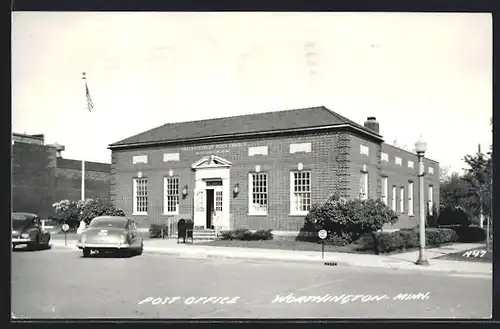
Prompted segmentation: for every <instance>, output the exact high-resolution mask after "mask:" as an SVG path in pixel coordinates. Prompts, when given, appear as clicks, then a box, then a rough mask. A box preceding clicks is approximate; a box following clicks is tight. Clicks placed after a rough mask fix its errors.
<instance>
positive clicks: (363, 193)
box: [359, 171, 368, 200]
mask: <svg viewBox="0 0 500 329" xmlns="http://www.w3.org/2000/svg"><path fill="white" fill-rule="evenodd" d="M359 198H360V199H361V200H366V199H368V173H367V172H365V171H362V172H361V175H360V176H359Z"/></svg>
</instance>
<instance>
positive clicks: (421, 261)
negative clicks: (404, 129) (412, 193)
mask: <svg viewBox="0 0 500 329" xmlns="http://www.w3.org/2000/svg"><path fill="white" fill-rule="evenodd" d="M426 150H427V143H426V142H424V141H423V140H422V136H420V139H419V140H418V141H417V142H416V143H415V151H416V152H417V156H418V194H419V198H418V204H419V217H420V250H419V251H420V252H419V255H418V260H417V261H416V263H415V264H417V265H429V261H428V260H427V256H426V255H425V214H426V211H425V202H424V175H425V170H424V155H425V151H426Z"/></svg>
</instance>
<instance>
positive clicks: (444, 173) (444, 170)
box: [439, 166, 450, 184]
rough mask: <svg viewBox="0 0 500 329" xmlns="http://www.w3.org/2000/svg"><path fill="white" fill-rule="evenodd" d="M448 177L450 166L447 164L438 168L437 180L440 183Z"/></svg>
mask: <svg viewBox="0 0 500 329" xmlns="http://www.w3.org/2000/svg"><path fill="white" fill-rule="evenodd" d="M449 177H450V167H449V166H447V167H442V168H439V181H440V183H441V184H442V183H444V182H446V181H447V180H448V178H449Z"/></svg>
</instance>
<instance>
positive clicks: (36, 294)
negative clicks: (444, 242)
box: [12, 248, 492, 318]
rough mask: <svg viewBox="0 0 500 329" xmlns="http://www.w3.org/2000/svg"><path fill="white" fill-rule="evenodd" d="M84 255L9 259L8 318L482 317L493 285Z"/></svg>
mask: <svg viewBox="0 0 500 329" xmlns="http://www.w3.org/2000/svg"><path fill="white" fill-rule="evenodd" d="M81 255H82V254H81V252H78V251H74V250H72V249H58V248H53V249H50V250H41V251H21V249H19V251H17V250H16V251H14V252H13V253H12V312H13V313H14V315H15V316H16V317H20V318H21V317H28V318H29V317H31V318H88V317H93V318H106V317H123V318H245V317H250V318H308V317H309V318H322V317H337V318H338V317H353V318H363V317H364V318H367V317H368V318H374V317H376V318H408V317H421V318H440V317H452V318H453V317H455V318H479V317H481V318H486V317H490V315H491V303H492V301H491V291H492V280H491V278H490V279H488V278H485V277H480V276H476V277H474V276H458V275H456V276H449V275H446V274H442V273H432V272H418V273H417V272H408V271H405V270H384V269H375V268H373V269H366V268H355V267H352V268H351V267H328V266H323V265H315V264H291V263H287V264H281V263H277V262H251V261H245V260H241V261H235V260H233V261H227V260H220V259H217V260H215V259H204V260H195V259H179V258H174V257H169V256H164V255H147V254H144V255H142V256H137V257H132V258H114V257H102V256H101V257H91V258H82V257H81ZM400 294H408V295H405V296H403V295H400ZM398 295H399V296H398ZM203 297H205V299H203Z"/></svg>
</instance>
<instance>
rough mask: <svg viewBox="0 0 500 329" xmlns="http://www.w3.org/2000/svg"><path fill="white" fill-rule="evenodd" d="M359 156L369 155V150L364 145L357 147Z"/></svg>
mask: <svg viewBox="0 0 500 329" xmlns="http://www.w3.org/2000/svg"><path fill="white" fill-rule="evenodd" d="M359 154H361V155H369V154H370V148H369V147H368V146H366V145H360V146H359Z"/></svg>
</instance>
